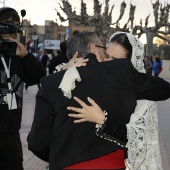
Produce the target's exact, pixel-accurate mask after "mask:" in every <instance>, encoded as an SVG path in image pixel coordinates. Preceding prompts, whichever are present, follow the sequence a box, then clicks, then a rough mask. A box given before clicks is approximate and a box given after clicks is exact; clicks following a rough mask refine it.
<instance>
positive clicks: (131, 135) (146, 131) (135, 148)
mask: <svg viewBox="0 0 170 170" xmlns="http://www.w3.org/2000/svg"><path fill="white" fill-rule="evenodd" d="M121 33H125V34H126V35H127V37H128V40H129V42H130V44H131V45H132V57H131V62H132V64H133V66H134V67H135V69H136V70H138V71H139V72H141V73H145V69H144V63H143V59H144V45H143V44H142V43H141V41H140V40H139V39H138V38H136V37H135V36H134V35H132V34H131V33H127V32H116V33H115V34H113V35H112V36H111V37H110V40H111V38H113V37H114V36H115V35H117V34H121ZM110 40H109V42H110ZM126 126H127V138H128V142H127V145H126V147H127V148H128V158H127V159H126V164H127V165H129V167H127V169H128V168H129V169H130V170H153V169H154V170H162V164H161V156H160V148H159V138H158V117H157V103H156V102H153V101H148V100H138V101H137V106H136V108H135V111H134V113H133V114H132V115H131V118H130V122H129V123H128V124H127V125H126Z"/></svg>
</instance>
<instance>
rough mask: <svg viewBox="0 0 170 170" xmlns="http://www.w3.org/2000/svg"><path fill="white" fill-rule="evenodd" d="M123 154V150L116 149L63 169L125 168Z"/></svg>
mask: <svg viewBox="0 0 170 170" xmlns="http://www.w3.org/2000/svg"><path fill="white" fill-rule="evenodd" d="M124 156H125V152H124V150H122V149H118V150H117V151H115V152H112V153H109V154H107V155H104V156H101V157H98V158H95V159H92V160H90V161H85V162H80V163H77V164H74V165H71V166H68V167H65V168H64V169H125V163H124Z"/></svg>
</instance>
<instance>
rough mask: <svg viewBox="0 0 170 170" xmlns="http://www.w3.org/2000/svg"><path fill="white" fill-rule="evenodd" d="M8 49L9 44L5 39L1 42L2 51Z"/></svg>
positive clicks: (0, 48) (0, 49)
mask: <svg viewBox="0 0 170 170" xmlns="http://www.w3.org/2000/svg"><path fill="white" fill-rule="evenodd" d="M6 50H8V44H7V43H6V42H4V41H2V42H0V51H6Z"/></svg>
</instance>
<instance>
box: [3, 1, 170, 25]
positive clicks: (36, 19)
mask: <svg viewBox="0 0 170 170" xmlns="http://www.w3.org/2000/svg"><path fill="white" fill-rule="evenodd" d="M4 1H5V6H6V7H12V8H15V9H16V10H17V11H18V13H20V11H21V10H22V9H25V10H26V16H25V17H24V19H27V20H29V21H31V24H37V25H45V20H53V21H54V22H56V21H57V23H58V24H59V25H60V24H61V22H60V20H59V17H58V16H57V14H56V10H55V9H57V11H58V12H60V13H61V14H62V15H63V17H64V18H66V15H65V14H64V13H63V12H62V10H61V9H60V7H59V5H58V3H60V4H62V3H61V0H0V2H1V3H0V7H3V5H4V4H3V3H2V2H4ZM83 1H84V2H85V3H86V4H87V13H88V14H89V15H93V4H94V3H93V0H83ZM99 1H100V3H103V4H104V1H105V0H99ZM122 1H123V0H110V1H109V4H110V7H111V6H112V5H114V8H113V11H112V20H113V22H114V21H116V20H117V19H118V17H119V14H120V5H121V2H122ZM124 1H125V2H126V4H127V7H126V10H125V14H124V17H123V18H122V20H121V23H122V24H123V25H124V24H125V23H126V22H127V19H128V16H129V9H130V2H131V3H132V4H133V5H136V11H135V20H134V23H135V24H139V21H140V19H143V23H144V20H145V18H146V17H147V16H148V15H149V14H150V15H151V16H150V19H149V25H148V26H153V23H154V22H153V21H154V17H153V9H152V4H151V2H152V3H155V2H156V0H140V1H139V0H124ZM159 1H160V2H161V3H163V4H164V3H170V0H159ZM68 2H70V4H71V5H72V9H74V8H75V9H76V13H77V14H80V5H81V0H68ZM103 7H104V5H103ZM67 24H68V22H64V23H62V25H65V26H66V25H67Z"/></svg>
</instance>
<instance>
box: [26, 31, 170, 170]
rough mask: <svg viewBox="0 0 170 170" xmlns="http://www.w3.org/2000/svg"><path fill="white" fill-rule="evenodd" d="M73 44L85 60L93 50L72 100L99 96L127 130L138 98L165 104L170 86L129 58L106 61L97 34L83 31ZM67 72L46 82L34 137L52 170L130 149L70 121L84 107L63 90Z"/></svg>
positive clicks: (89, 126) (37, 149) (36, 149)
mask: <svg viewBox="0 0 170 170" xmlns="http://www.w3.org/2000/svg"><path fill="white" fill-rule="evenodd" d="M74 40H75V41H74ZM76 40H77V42H78V43H77V44H76ZM69 44H70V46H68V47H71V46H72V47H73V48H74V49H72V50H70V51H69V50H68V54H71V53H72V52H73V54H74V53H75V52H74V50H75V51H77V50H78V51H81V56H85V55H87V54H88V53H89V52H93V54H92V53H90V54H88V55H87V56H86V57H87V58H89V62H88V63H87V66H86V67H80V68H77V69H78V72H79V74H80V77H81V82H77V83H76V89H74V90H73V91H72V96H77V97H79V98H80V99H82V100H83V101H85V102H87V97H88V96H89V97H91V98H93V99H94V100H95V101H96V102H97V103H98V104H99V105H100V106H101V108H102V110H105V109H107V111H108V112H109V113H115V117H114V118H115V122H118V124H119V125H120V126H122V128H124V126H123V124H126V123H128V122H129V117H130V115H131V113H132V112H133V111H134V108H135V106H136V100H137V99H143V98H144V99H149V100H163V99H166V98H169V97H170V84H169V83H168V82H166V81H164V80H162V79H159V78H157V79H156V78H154V77H148V76H147V75H146V74H142V73H139V72H137V71H136V70H135V69H134V67H133V65H132V64H131V61H130V60H129V59H119V60H113V61H110V62H101V61H103V60H104V56H102V54H103V53H104V51H103V49H102V44H101V41H100V40H99V39H98V38H97V36H96V35H95V34H94V33H87V32H85V33H78V34H76V35H75V36H74V38H73V40H71V41H70V42H69ZM76 45H77V46H76ZM94 54H95V55H94ZM68 56H70V55H68ZM120 68H121V71H120ZM64 74H65V71H61V72H58V73H55V74H53V75H50V76H47V77H45V78H43V79H42V81H41V84H42V87H41V88H40V90H39V91H38V93H37V97H36V107H35V115H34V121H33V124H32V128H31V131H30V133H29V135H28V148H29V150H31V151H32V152H33V153H34V154H35V155H36V156H38V157H39V158H40V159H42V160H44V161H47V162H49V166H50V170H56V169H63V168H64V167H67V166H70V165H73V164H76V163H78V162H83V161H87V160H91V159H94V158H97V157H100V156H103V155H105V154H108V153H110V152H114V151H116V150H118V149H126V148H125V147H124V145H123V143H126V139H122V141H123V143H122V144H121V145H120V144H119V143H112V142H109V141H107V140H105V139H102V138H100V137H97V136H96V134H95V125H94V124H91V123H88V122H85V123H82V124H79V125H77V124H74V123H73V119H72V118H70V117H68V114H69V112H68V111H67V106H75V107H78V104H77V103H76V102H75V101H74V99H73V98H70V99H69V98H66V97H65V96H64V95H63V92H62V90H61V89H59V88H58V87H59V86H60V83H61V81H62V78H63V76H64ZM158 89H159V96H158V95H157V91H158ZM165 91H166V93H165ZM168 91H169V93H167V92H168ZM120 135H122V134H120ZM118 136H119V134H118ZM120 137H121V136H120Z"/></svg>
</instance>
